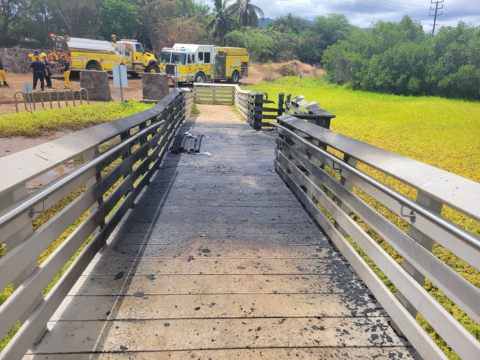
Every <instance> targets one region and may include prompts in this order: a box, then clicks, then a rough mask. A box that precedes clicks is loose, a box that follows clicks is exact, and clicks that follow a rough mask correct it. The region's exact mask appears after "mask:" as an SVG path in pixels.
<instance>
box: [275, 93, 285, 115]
mask: <svg viewBox="0 0 480 360" xmlns="http://www.w3.org/2000/svg"><path fill="white" fill-rule="evenodd" d="M284 105H285V94H284V93H280V94H278V113H277V116H282V115H283V114H284V113H285V108H284Z"/></svg>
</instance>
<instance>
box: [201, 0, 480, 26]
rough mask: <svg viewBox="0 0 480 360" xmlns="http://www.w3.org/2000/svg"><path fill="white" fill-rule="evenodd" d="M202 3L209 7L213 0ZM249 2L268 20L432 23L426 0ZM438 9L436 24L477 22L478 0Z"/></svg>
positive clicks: (451, 0)
mask: <svg viewBox="0 0 480 360" xmlns="http://www.w3.org/2000/svg"><path fill="white" fill-rule="evenodd" d="M231 1H235V0H231ZM205 2H206V3H207V4H209V5H210V6H211V7H213V0H205ZM252 3H254V4H255V5H257V6H259V7H261V8H262V10H263V11H264V13H265V16H266V17H269V18H272V19H273V18H276V17H278V16H283V15H287V14H288V13H292V14H294V15H296V16H301V17H304V18H309V19H311V18H313V17H314V16H316V15H326V14H329V13H340V14H345V15H346V16H347V17H348V19H349V20H350V22H351V23H352V24H354V25H357V26H359V27H362V28H365V27H368V26H369V25H370V23H371V22H372V21H377V20H383V21H400V20H401V19H402V17H403V16H404V15H410V16H411V17H412V18H413V19H414V20H419V21H421V23H422V25H423V28H424V30H425V31H430V30H431V24H432V23H433V18H432V17H430V16H429V13H432V14H433V11H429V9H430V6H433V5H431V4H430V0H328V1H319V0H292V1H289V0H252ZM441 11H443V15H441V16H438V18H437V23H438V24H439V26H438V27H442V26H455V25H456V24H457V23H458V21H460V20H462V21H465V22H467V23H475V24H477V25H480V6H479V4H478V0H473V1H472V0H445V2H444V3H443V10H441ZM438 27H437V28H438Z"/></svg>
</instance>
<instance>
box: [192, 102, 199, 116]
mask: <svg viewBox="0 0 480 360" xmlns="http://www.w3.org/2000/svg"><path fill="white" fill-rule="evenodd" d="M190 115H200V110H198V107H197V104H195V103H193V104H192V112H191V113H190Z"/></svg>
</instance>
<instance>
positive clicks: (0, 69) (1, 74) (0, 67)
mask: <svg viewBox="0 0 480 360" xmlns="http://www.w3.org/2000/svg"><path fill="white" fill-rule="evenodd" d="M2 80H3V85H5V86H9V85H8V84H7V75H5V68H4V66H3V60H2V54H0V86H1V85H2V84H1V82H2Z"/></svg>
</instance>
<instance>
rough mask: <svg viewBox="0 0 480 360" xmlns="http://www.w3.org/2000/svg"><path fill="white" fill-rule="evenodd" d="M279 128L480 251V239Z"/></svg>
mask: <svg viewBox="0 0 480 360" xmlns="http://www.w3.org/2000/svg"><path fill="white" fill-rule="evenodd" d="M275 126H277V128H281V129H282V130H284V131H287V132H288V133H289V134H291V135H292V136H293V137H295V138H296V139H298V140H299V141H301V142H302V143H303V144H305V145H307V147H310V148H313V149H315V150H316V151H318V152H320V153H321V154H322V155H324V156H325V157H327V158H329V159H330V160H332V161H334V162H335V163H336V164H337V165H340V166H341V167H342V168H346V169H347V170H348V171H350V172H352V173H354V174H355V175H357V176H358V177H360V178H361V179H363V180H365V181H366V182H368V183H369V184H371V185H372V186H374V187H376V188H377V189H378V190H380V191H382V192H383V193H385V194H387V195H389V196H391V197H392V198H394V199H395V200H397V201H398V202H399V203H401V204H403V205H405V206H407V207H408V208H410V209H411V210H413V211H415V212H416V213H417V214H419V215H421V216H423V217H424V218H426V219H428V220H430V221H431V222H433V223H435V224H437V225H438V226H440V227H442V228H444V229H445V230H446V231H448V232H449V233H451V234H452V235H455V236H456V237H458V238H459V239H460V240H462V241H465V242H466V243H468V244H470V245H471V246H473V247H475V248H477V249H480V239H478V238H477V237H476V236H475V235H473V234H471V233H470V232H468V231H466V230H464V229H462V228H460V227H459V226H457V225H455V224H453V223H451V222H449V221H448V220H446V219H445V218H443V217H441V216H439V215H437V214H435V213H433V212H431V211H430V210H428V209H425V208H423V207H422V206H420V205H419V204H417V203H416V202H415V201H413V200H411V199H409V198H406V197H400V196H398V194H397V193H396V192H395V191H394V190H392V189H390V188H389V187H388V186H386V185H385V184H383V183H381V182H380V181H378V180H376V179H373V178H372V177H370V176H368V175H367V174H365V173H363V172H362V171H360V170H358V169H356V168H355V167H353V166H351V165H349V164H348V163H346V162H344V161H342V160H340V159H339V158H337V157H336V156H334V155H332V154H330V153H329V152H328V151H326V150H324V149H322V148H319V147H318V146H315V145H314V144H312V143H310V142H309V141H307V140H305V139H303V138H302V137H301V136H298V135H297V134H295V133H294V132H293V131H291V130H289V129H287V128H286V127H284V126H281V125H279V124H275Z"/></svg>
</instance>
